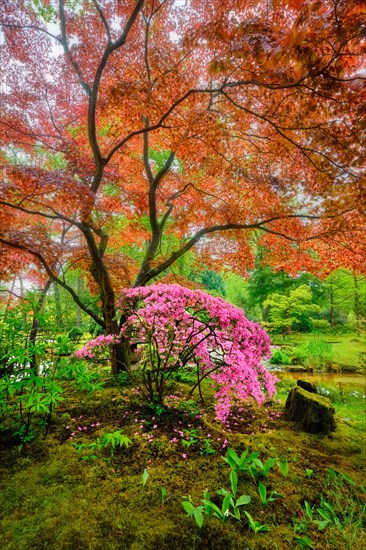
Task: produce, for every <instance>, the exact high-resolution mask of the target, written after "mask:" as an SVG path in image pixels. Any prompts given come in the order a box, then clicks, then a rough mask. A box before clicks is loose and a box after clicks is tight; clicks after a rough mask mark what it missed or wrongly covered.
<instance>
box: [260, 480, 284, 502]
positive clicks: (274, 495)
mask: <svg viewBox="0 0 366 550" xmlns="http://www.w3.org/2000/svg"><path fill="white" fill-rule="evenodd" d="M258 493H259V496H260V499H261V502H262V504H263V505H264V506H266V505H267V504H268V503H269V502H274V501H275V500H277V499H278V497H283V495H281V493H277V491H271V493H270V495H269V497H267V487H266V486H265V485H263V483H261V482H259V484H258Z"/></svg>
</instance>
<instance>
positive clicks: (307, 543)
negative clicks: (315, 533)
mask: <svg viewBox="0 0 366 550" xmlns="http://www.w3.org/2000/svg"><path fill="white" fill-rule="evenodd" d="M294 540H295V542H296V544H297V546H298V548H312V547H313V544H312V542H311V540H310V539H309V537H307V536H306V535H304V536H303V537H299V536H298V535H295V536H294Z"/></svg>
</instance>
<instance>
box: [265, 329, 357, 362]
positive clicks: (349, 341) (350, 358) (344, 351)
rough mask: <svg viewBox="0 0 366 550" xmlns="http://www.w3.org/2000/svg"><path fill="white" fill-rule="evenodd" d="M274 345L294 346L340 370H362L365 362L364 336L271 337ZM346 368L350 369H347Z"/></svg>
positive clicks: (296, 334)
mask: <svg viewBox="0 0 366 550" xmlns="http://www.w3.org/2000/svg"><path fill="white" fill-rule="evenodd" d="M272 342H273V344H274V345H280V346H284V347H285V348H286V347H292V346H295V349H296V348H301V349H304V352H305V354H306V352H308V355H309V353H310V355H312V356H313V357H314V363H315V364H316V359H317V358H318V359H319V362H320V363H322V362H323V364H324V362H329V363H334V364H335V365H336V366H337V367H338V368H339V369H340V370H345V371H347V370H351V371H356V370H362V369H363V370H364V369H365V361H366V334H365V333H364V334H362V335H357V334H356V333H354V334H321V333H320V334H316V333H310V334H306V333H292V334H289V335H286V336H284V335H280V336H273V337H272ZM347 367H351V368H350V369H347Z"/></svg>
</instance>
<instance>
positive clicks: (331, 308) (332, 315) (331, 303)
mask: <svg viewBox="0 0 366 550" xmlns="http://www.w3.org/2000/svg"><path fill="white" fill-rule="evenodd" d="M329 322H330V326H331V327H332V329H334V327H335V305H334V287H333V279H332V278H331V279H330V283H329Z"/></svg>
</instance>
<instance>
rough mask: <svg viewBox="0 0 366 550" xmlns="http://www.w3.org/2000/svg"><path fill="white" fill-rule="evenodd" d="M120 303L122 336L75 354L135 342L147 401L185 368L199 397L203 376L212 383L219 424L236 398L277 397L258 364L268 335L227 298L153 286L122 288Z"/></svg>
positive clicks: (100, 340)
mask: <svg viewBox="0 0 366 550" xmlns="http://www.w3.org/2000/svg"><path fill="white" fill-rule="evenodd" d="M118 305H119V308H120V310H121V313H122V314H123V315H124V316H125V318H126V322H125V324H124V325H123V328H122V330H121V333H120V334H119V335H116V336H115V337H113V336H105V337H103V336H102V337H101V336H99V337H98V338H96V339H95V340H91V341H90V342H88V343H87V344H86V346H85V347H84V348H83V349H82V350H79V352H77V355H78V356H79V357H92V356H93V354H94V353H95V348H96V347H98V346H101V345H105V344H107V343H115V342H116V341H118V340H119V339H120V338H122V337H124V338H128V339H129V340H130V342H131V343H132V342H134V343H136V342H137V343H138V348H137V352H138V355H139V370H138V375H139V381H140V389H141V391H142V393H143V395H144V396H145V398H146V399H147V400H148V401H149V402H151V401H156V400H159V401H160V402H162V401H163V396H164V391H165V387H166V383H167V381H168V380H169V378H170V377H171V375H172V374H173V373H174V372H177V371H178V370H179V369H182V368H184V367H187V368H190V369H192V370H193V372H195V374H196V379H197V383H196V384H195V386H194V388H196V387H198V389H199V391H200V393H201V382H202V380H203V379H204V378H207V377H210V379H211V380H212V381H213V383H214V384H215V387H217V392H216V394H215V398H216V399H217V404H216V407H215V408H216V416H217V418H218V419H220V420H221V421H225V420H226V419H227V417H228V415H229V413H230V408H231V406H232V405H233V404H234V403H235V402H236V401H237V400H245V399H248V398H249V397H253V398H254V399H255V400H256V401H257V402H258V404H261V403H263V401H264V400H265V399H266V394H267V395H269V396H272V395H273V394H274V393H275V391H276V390H275V383H276V381H277V378H276V377H275V376H274V375H272V374H271V373H270V372H269V371H268V370H267V369H266V368H265V367H264V366H263V364H262V361H263V359H264V358H266V357H269V356H270V347H269V337H268V335H267V334H266V332H265V331H264V330H263V329H262V328H261V327H260V326H259V325H258V324H256V323H254V322H252V321H249V320H248V319H247V318H246V317H245V315H244V312H243V311H242V310H241V309H238V308H237V307H235V306H233V305H231V304H228V303H227V302H225V300H223V299H221V298H215V297H213V296H211V295H209V294H206V293H205V292H202V291H200V290H190V289H188V288H184V287H182V286H180V285H174V284H173V285H166V284H156V285H152V286H148V287H140V288H129V289H126V290H125V291H124V292H123V294H122V296H121V298H120V300H119V304H118ZM108 339H109V340H108ZM107 340H108V341H107ZM201 396H202V395H201Z"/></svg>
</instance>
